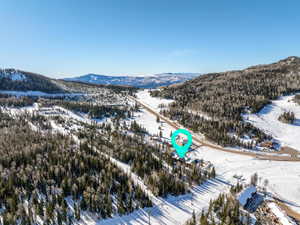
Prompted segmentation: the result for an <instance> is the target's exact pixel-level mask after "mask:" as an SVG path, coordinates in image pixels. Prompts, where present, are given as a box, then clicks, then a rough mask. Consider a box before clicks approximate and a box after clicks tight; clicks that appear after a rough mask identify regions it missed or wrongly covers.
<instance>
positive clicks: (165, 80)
mask: <svg viewBox="0 0 300 225" xmlns="http://www.w3.org/2000/svg"><path fill="white" fill-rule="evenodd" d="M199 75H200V74H199V73H162V74H155V75H151V76H106V75H97V74H87V75H83V76H79V77H74V78H66V79H65V80H69V81H80V82H84V83H92V84H107V85H126V86H133V87H138V88H156V87H160V86H166V85H170V84H176V83H180V82H184V81H187V80H190V79H192V78H194V77H196V76H199Z"/></svg>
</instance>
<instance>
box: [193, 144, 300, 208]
mask: <svg viewBox="0 0 300 225" xmlns="http://www.w3.org/2000/svg"><path fill="white" fill-rule="evenodd" d="M189 156H190V157H191V158H198V159H201V158H203V159H204V160H208V161H210V162H211V163H212V164H213V165H214V166H215V168H216V171H217V174H219V175H220V176H222V177H223V178H224V179H225V180H227V181H229V182H231V183H236V181H237V180H236V179H235V178H234V177H233V176H234V175H242V176H243V178H244V179H245V180H246V181H250V177H251V176H252V175H253V174H254V173H257V174H258V176H259V177H261V185H262V184H263V181H264V180H265V179H268V181H269V185H268V186H267V189H268V191H270V192H272V193H273V194H275V195H278V197H280V198H283V199H284V200H286V201H287V202H290V203H291V205H290V206H292V208H293V209H294V210H295V211H297V212H299V213H300V163H297V162H281V161H266V160H258V159H254V158H253V157H250V156H244V155H237V154H233V153H227V152H221V151H218V150H214V149H212V148H208V147H200V148H198V149H197V150H196V151H194V152H191V153H190V155H189Z"/></svg>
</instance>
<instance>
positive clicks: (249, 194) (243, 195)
mask: <svg viewBox="0 0 300 225" xmlns="http://www.w3.org/2000/svg"><path fill="white" fill-rule="evenodd" d="M256 193H257V189H256V187H255V186H253V185H251V186H249V187H247V188H246V189H244V190H243V191H241V192H240V193H239V194H238V195H237V200H238V201H239V203H240V205H241V206H243V207H245V206H246V205H247V203H248V202H249V201H250V200H251V199H252V198H253V196H254V195H255V194H256Z"/></svg>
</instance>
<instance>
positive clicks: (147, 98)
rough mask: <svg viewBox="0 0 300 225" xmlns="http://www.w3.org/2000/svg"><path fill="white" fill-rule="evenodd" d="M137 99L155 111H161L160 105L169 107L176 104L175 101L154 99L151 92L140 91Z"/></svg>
mask: <svg viewBox="0 0 300 225" xmlns="http://www.w3.org/2000/svg"><path fill="white" fill-rule="evenodd" d="M137 98H138V99H139V100H140V101H142V102H143V103H144V104H145V105H148V106H150V107H151V108H153V109H155V111H158V112H159V111H160V108H159V105H160V104H164V105H166V106H167V105H169V104H170V103H172V102H174V100H170V99H164V98H154V97H152V96H151V95H150V92H149V90H143V91H139V92H138V93H137Z"/></svg>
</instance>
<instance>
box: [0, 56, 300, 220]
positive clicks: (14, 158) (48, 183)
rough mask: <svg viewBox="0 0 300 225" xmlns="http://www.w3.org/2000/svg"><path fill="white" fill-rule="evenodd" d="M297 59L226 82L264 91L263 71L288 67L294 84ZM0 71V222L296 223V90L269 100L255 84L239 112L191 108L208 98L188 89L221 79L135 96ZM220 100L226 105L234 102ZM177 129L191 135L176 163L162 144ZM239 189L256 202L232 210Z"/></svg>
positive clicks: (299, 205) (122, 89)
mask: <svg viewBox="0 0 300 225" xmlns="http://www.w3.org/2000/svg"><path fill="white" fill-rule="evenodd" d="M298 61H299V59H298V58H293V57H292V58H288V59H286V60H282V61H280V62H279V63H275V64H271V65H264V66H258V67H253V68H250V69H246V70H245V71H242V72H234V79H240V78H239V76H238V75H237V74H239V73H242V74H243V73H245V74H246V75H247V74H248V73H251V74H252V73H253V71H254V73H255V74H256V76H259V75H261V74H262V77H263V79H265V77H267V78H266V79H269V80H268V81H269V82H270V83H271V84H272V82H278V81H277V80H276V79H274V81H273V80H270V78H269V76H265V75H264V73H268V72H266V71H268V69H269V67H271V69H270V71H271V72H270V73H271V74H272V76H282V75H281V73H282V71H283V72H284V73H286V72H288V73H294V70H295V71H296V72H295V75H293V76H292V78H288V79H292V80H294V79H296V78H294V76H298V72H297V71H298ZM280 66H282V67H283V68H284V69H281V67H280ZM262 68H263V69H262ZM295 68H296V69H295ZM291 70H292V71H293V72H291ZM3 71H4V72H2V77H0V81H3V82H4V83H5V86H4V83H2V84H3V85H2V86H1V87H2V88H1V90H0V130H1V136H0V142H1V145H0V146H1V147H0V152H1V155H2V157H1V160H0V161H1V162H0V164H1V166H0V173H1V180H0V200H1V201H0V203H1V205H0V206H1V212H0V220H1V221H2V223H3V224H5V225H6V224H7V225H8V224H17V223H18V222H17V221H20V222H21V224H38V225H42V224H82V225H83V224H88V225H91V224H134V225H135V224H166V225H172V224H183V225H186V224H191V223H192V224H193V223H194V222H193V220H201V221H202V222H204V221H206V222H207V224H208V225H210V224H213V221H214V220H223V219H222V217H223V216H225V215H227V214H226V212H222V213H221V212H218V210H219V209H220V208H222V207H231V209H232V210H234V212H235V214H234V215H231V218H232V220H229V219H227V220H226V221H227V222H226V223H225V222H224V223H225V224H226V225H227V224H230V223H234V224H239V223H240V220H245V221H244V222H243V224H245V225H246V224H247V225H248V224H249V225H250V224H259V223H261V224H267V223H271V224H272V223H273V222H272V221H273V220H274V221H279V222H278V223H277V222H276V224H278V225H285V224H292V225H294V224H297V223H299V217H300V202H299V201H298V199H300V189H299V187H300V183H299V181H298V180H299V177H300V174H299V171H300V166H299V165H300V164H299V162H300V155H299V149H300V148H299V146H300V145H299V140H298V139H299V138H298V133H299V132H298V127H299V126H298V120H299V108H300V105H299V104H298V102H297V98H298V97H297V92H296V89H297V88H296V86H295V87H294V85H291V86H292V88H291V87H286V88H287V89H288V90H289V91H288V92H285V91H284V90H281V89H280V93H276V94H275V92H274V95H272V96H271V97H270V96H268V95H269V94H268V93H261V92H263V91H262V90H264V88H266V87H265V86H263V87H262V89H260V88H259V87H258V88H257V90H256V91H255V93H252V95H253V96H252V97H245V99H244V101H245V102H249V104H251V107H250V106H245V105H244V104H246V103H245V102H244V103H243V101H242V100H237V102H236V103H235V102H232V105H233V106H234V107H233V108H229V109H224V108H222V107H221V108H220V106H219V105H220V104H223V103H224V102H223V101H225V103H226V101H228V99H227V98H226V97H224V96H223V97H220V98H219V99H212V98H210V97H208V99H210V100H208V101H209V103H206V102H205V101H203V102H202V103H199V102H198V101H199V99H202V98H203V96H202V94H203V95H205V96H207V95H208V94H210V93H211V92H210V91H211V90H209V88H208V87H205V88H204V87H202V89H203V90H205V89H208V93H206V92H205V91H203V92H193V91H191V90H190V89H194V90H197V91H199V90H201V88H199V87H197V86H194V84H199V85H200V87H201V86H202V85H204V84H205V83H206V82H207V83H208V84H205V85H211V84H210V82H215V80H223V79H225V78H224V77H223V75H222V74H217V75H201V76H200V77H198V78H195V79H194V80H192V81H186V82H184V83H182V84H176V90H175V89H174V88H175V87H174V86H173V85H170V86H166V87H162V88H159V89H138V88H135V87H127V86H114V85H97V84H88V83H81V82H73V81H64V80H55V79H50V78H47V77H44V76H42V75H36V74H32V73H28V72H22V71H18V70H3ZM261 71H263V72H261ZM278 71H279V72H278ZM229 73H230V72H229ZM278 73H279V74H280V75H278ZM225 75H226V76H228V74H225ZM229 75H230V74H229ZM241 76H242V75H241ZM237 77H238V78H237ZM1 79H2V80H1ZM198 79H200V81H201V82H198ZM232 79H233V78H232ZM202 80H204V81H205V82H203V81H202ZM190 82H192V83H190ZM232 82H233V83H235V82H236V81H232ZM251 82H254V83H255V82H256V81H255V80H253V81H251ZM50 84H51V85H50ZM236 85H237V84H236ZM245 85H246V84H245ZM266 85H267V84H266ZM271 86H272V85H271ZM49 87H51V89H49ZM182 87H183V92H182V93H181V91H182ZM189 88H190V89H189ZM270 88H271V87H270ZM272 88H274V86H272ZM246 89H247V88H246ZM290 89H291V90H290ZM270 90H271V89H270ZM272 90H273V89H272ZM214 91H216V90H214ZM240 91H241V90H240ZM171 93H172V94H171ZM222 93H223V94H224V93H225V95H226V93H227V92H226V91H225V90H224V89H222ZM185 94H186V95H187V96H190V97H191V101H190V102H187V99H186V96H185ZM219 94H220V93H219ZM257 94H259V96H260V97H257V96H256V95H257ZM260 94H261V95H260ZM262 94H265V96H264V97H261V96H263V95H262ZM279 94H281V95H279ZM241 95H242V96H243V94H241ZM277 95H278V97H275V96H277ZM171 97H172V98H171ZM230 98H231V101H235V100H234V99H235V98H237V96H235V97H232V96H231V97H230ZM220 99H221V100H220ZM257 99H258V100H257ZM218 101H220V102H218ZM240 101H241V102H240ZM195 102H196V103H195ZM198 103H199V104H198ZM214 104H216V105H217V106H216V107H214ZM254 108H255V110H254ZM218 110H219V111H218ZM285 112H289V114H284V113H285ZM290 112H293V114H292V113H290ZM281 115H284V119H280V118H279V117H280V116H281ZM292 115H294V117H292ZM290 118H291V119H290ZM179 128H185V129H188V130H190V132H191V134H192V136H193V145H192V146H191V147H190V149H189V151H188V153H187V154H186V156H185V157H184V158H182V159H180V158H179V157H178V155H177V153H176V152H175V151H174V148H173V147H172V146H171V135H172V133H173V132H175V131H176V130H177V129H179ZM179 139H182V140H183V141H184V137H181V136H180V138H179ZM251 185H253V186H255V187H256V190H257V195H256V196H263V197H259V198H260V199H263V200H259V201H258V199H253V201H254V202H255V201H257V205H256V206H255V207H254V206H253V207H254V208H255V209H254V211H249V210H247V209H246V208H245V207H243V206H241V205H240V204H239V201H240V200H239V196H240V195H241V193H242V192H243V191H245V190H247V188H249V187H251ZM11 190H13V191H11ZM255 204H256V203H255ZM217 205H218V206H219V207H217ZM249 208H251V207H249ZM265 212H267V214H266V215H265V214H264V213H265ZM240 218H244V219H240ZM274 218H275V219H274ZM276 218H277V219H276ZM260 220H262V221H264V222H260ZM234 221H235V222H234ZM280 221H284V222H280ZM297 221H298V222H297ZM194 224H197V222H195V223H194Z"/></svg>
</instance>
